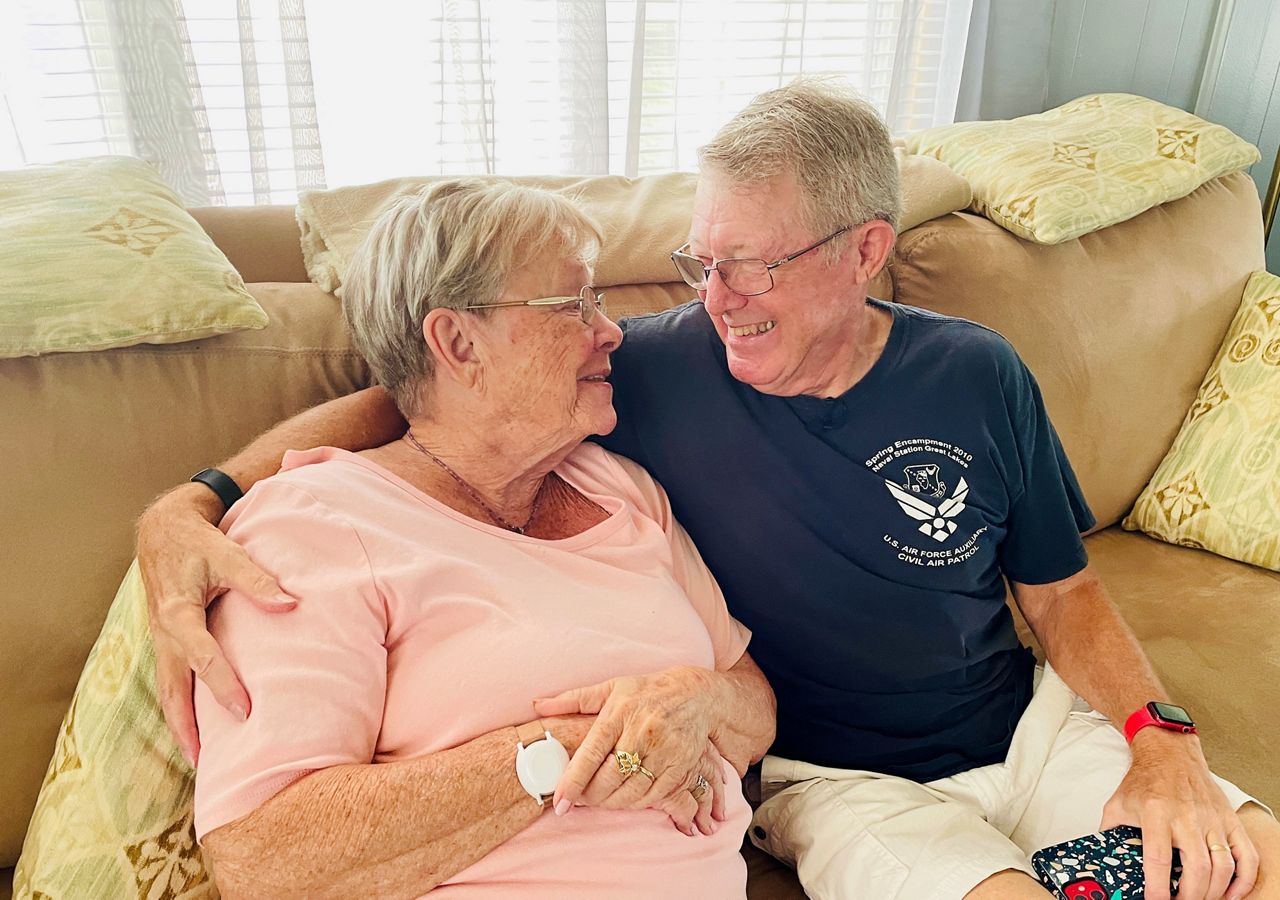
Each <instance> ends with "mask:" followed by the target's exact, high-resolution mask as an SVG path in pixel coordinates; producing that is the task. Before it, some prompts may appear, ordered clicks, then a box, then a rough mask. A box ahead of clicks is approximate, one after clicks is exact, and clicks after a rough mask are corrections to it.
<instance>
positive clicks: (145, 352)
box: [0, 174, 1280, 897]
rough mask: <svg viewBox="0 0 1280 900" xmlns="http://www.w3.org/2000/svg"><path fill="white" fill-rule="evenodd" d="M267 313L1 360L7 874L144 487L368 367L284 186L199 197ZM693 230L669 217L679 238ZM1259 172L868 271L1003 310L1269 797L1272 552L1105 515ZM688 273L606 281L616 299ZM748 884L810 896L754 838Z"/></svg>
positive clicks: (1206, 356) (662, 302) (1248, 769)
mask: <svg viewBox="0 0 1280 900" xmlns="http://www.w3.org/2000/svg"><path fill="white" fill-rule="evenodd" d="M194 214H195V215H196V217H197V218H198V219H199V220H200V222H201V224H202V225H203V226H204V227H205V229H206V230H207V231H208V232H209V234H210V235H211V236H212V237H213V238H214V240H215V241H216V242H217V243H218V244H219V245H220V246H221V247H222V249H223V250H224V251H225V252H226V254H227V255H228V257H229V258H230V259H231V261H232V263H234V264H235V265H236V267H237V268H238V269H239V270H240V272H241V273H242V274H243V276H244V279H245V281H246V282H248V283H249V287H250V290H251V291H252V292H253V293H254V295H255V296H256V297H257V298H258V299H259V301H260V302H261V304H262V305H263V307H264V308H265V309H266V310H267V312H268V313H269V315H270V317H271V324H270V326H269V327H268V328H267V329H265V330H263V331H257V332H252V331H251V332H241V333H238V334H231V335H226V336H223V337H219V338H214V339H209V340H202V341H197V342H192V343H187V344H176V345H169V346H138V347H132V348H127V349H121V350H111V351H104V352H98V353H65V354H55V355H51V356H46V357H40V358H26V359H6V360H0V459H3V460H4V461H5V463H6V466H5V469H6V471H5V476H6V477H5V478H4V479H3V481H2V482H0V510H3V519H2V520H0V522H2V524H0V529H3V530H2V531H0V552H2V553H3V558H4V562H5V566H4V568H5V573H6V575H7V576H8V577H7V580H6V583H5V586H4V588H3V593H2V594H0V609H2V610H3V613H4V614H3V616H0V647H3V648H4V652H3V653H2V654H0V723H3V726H2V727H0V869H4V870H5V871H4V872H3V873H0V897H7V895H8V890H9V889H8V882H9V878H10V877H11V874H12V873H11V870H10V869H7V868H6V867H12V866H13V864H14V862H15V860H16V859H17V856H18V853H19V850H20V849H21V844H22V839H23V835H24V833H25V828H26V823H27V819H28V816H29V815H30V812H31V809H32V806H33V804H34V802H35V797H36V793H37V791H38V789H39V786H40V782H41V779H42V777H43V775H44V771H45V767H46V765H47V763H48V759H49V754H50V752H51V749H52V747H53V741H54V736H55V733H56V730H57V728H58V723H59V720H60V719H61V717H62V715H63V713H64V711H65V709H66V707H67V703H68V701H69V699H70V696H71V692H72V690H73V688H74V686H75V683H76V678H77V675H78V673H79V671H80V668H81V665H82V664H83V662H84V659H85V656H86V654H87V652H88V650H89V647H90V644H91V643H92V641H93V639H94V637H95V635H96V634H97V631H98V629H99V627H100V625H101V623H102V620H103V617H104V616H105V614H106V610H107V606H108V604H109V603H110V601H111V598H112V596H113V592H114V590H115V587H116V585H117V583H118V582H119V580H120V578H121V576H122V575H123V574H124V571H125V569H126V567H127V566H128V563H129V559H130V556H131V555H132V530H131V524H132V521H133V519H134V518H135V516H136V515H137V514H138V512H139V511H140V510H141V509H142V508H143V506H144V505H145V504H146V503H147V502H148V501H149V500H150V498H151V497H153V496H154V495H155V494H156V493H158V492H159V491H162V490H164V489H165V488H167V487H169V486H170V485H173V484H175V483H177V482H179V481H181V480H183V479H184V478H186V477H187V476H188V475H190V474H191V473H192V472H194V471H195V470H197V469H199V468H201V467H203V466H205V465H209V464H212V463H214V462H216V461H217V460H219V459H220V458H223V457H225V456H227V455H228V454H230V453H231V452H232V451H234V450H236V449H237V448H239V447H241V446H242V445H244V444H245V443H246V442H248V441H249V440H250V439H251V438H252V437H253V436H254V435H256V434H257V433H259V432H261V431H262V430H264V429H266V428H267V427H269V426H270V425H272V424H273V423H275V422H276V421H278V420H280V419H282V418H284V417H286V416H289V415H291V414H292V413H294V412H296V411H298V410H300V409H302V408H304V407H306V406H309V405H311V404H315V403H318V402H320V401H323V400H325V399H328V398H330V397H334V396H338V395H340V394H344V393H348V392H350V391H354V390H356V389H358V388H360V387H363V386H364V385H366V384H367V383H368V380H369V376H368V372H367V370H366V368H365V366H364V365H363V364H362V362H361V361H360V359H359V358H358V357H357V356H356V354H355V353H354V352H353V351H352V350H351V348H350V345H349V343H348V341H347V338H346V336H345V334H344V332H343V328H342V325H341V322H340V316H339V311H338V304H337V301H336V300H335V299H334V298H333V297H332V296H331V295H329V294H326V293H324V292H322V291H321V290H320V289H319V288H316V287H315V286H313V285H311V284H310V283H309V282H308V281H307V276H306V272H305V270H304V268H303V263H302V257H301V254H300V251H299V245H298V228H297V225H296V223H295V221H294V216H293V210H292V209H291V208H284V207H266V208H245V209H206V210H195V211H194ZM681 240H682V236H681V235H676V234H673V235H671V245H672V246H675V245H676V244H678V243H680V242H681ZM1262 267H1263V241H1262V227H1261V216H1260V209H1259V202H1258V197H1257V194H1256V189H1255V187H1254V185H1253V182H1252V181H1250V180H1249V178H1248V177H1247V176H1245V175H1243V174H1234V175H1229V176H1226V177H1223V178H1221V179H1218V180H1216V181H1213V182H1210V183H1208V184H1206V185H1204V186H1203V187H1201V188H1200V189H1199V190H1197V191H1196V192H1195V193H1193V194H1192V195H1190V196H1188V197H1186V198H1183V199H1181V200H1177V201H1174V202H1172V203H1168V204H1166V205H1164V206H1161V207H1158V208H1155V209H1152V210H1150V211H1148V212H1146V213H1144V214H1143V215H1141V216H1139V217H1137V218H1135V219H1133V220H1130V221H1128V222H1125V223H1122V224H1119V225H1115V226H1112V227H1110V228H1107V229H1104V230H1102V231H1100V232H1096V233H1094V234H1090V235H1086V236H1085V237H1083V238H1081V239H1079V240H1075V241H1070V242H1068V243H1065V244H1060V245H1057V246H1052V247H1046V246H1040V245H1035V244H1031V243H1028V242H1026V241H1024V240H1021V239H1019V238H1017V237H1015V236H1013V235H1012V234H1010V233H1009V232H1007V231H1005V230H1003V229H1001V228H999V227H997V226H996V225H994V224H992V223H991V222H989V221H987V220H986V219H983V218H980V217H978V216H975V215H971V214H967V213H954V214H949V215H946V216H942V217H940V218H937V219H933V220H931V221H928V222H926V223H924V224H922V225H920V226H918V227H915V228H913V229H911V230H909V231H907V232H905V233H904V234H903V235H902V236H901V238H900V241H899V244H898V247H897V250H896V253H895V256H894V258H893V261H892V264H891V266H890V269H889V271H888V273H887V274H886V275H885V276H884V277H883V278H882V279H881V280H880V282H879V284H878V285H877V291H876V293H877V294H878V295H879V296H886V297H892V298H893V299H895V300H897V301H899V302H903V303H908V304H913V305H917V306H922V307H926V308H929V309H934V310H938V311H940V312H943V313H948V314H954V315H960V316H966V317H969V318H972V319H976V320H977V321H979V322H983V323H985V324H988V325H990V326H992V327H994V328H996V329H998V330H999V331H1001V332H1002V333H1003V334H1005V335H1006V336H1007V337H1008V338H1009V339H1010V340H1011V341H1012V342H1013V344H1014V345H1015V346H1016V347H1017V348H1018V350H1019V351H1020V352H1021V353H1022V355H1023V357H1024V358H1025V359H1026V361H1027V363H1028V364H1029V366H1030V367H1031V369H1032V370H1033V371H1034V373H1035V374H1036V376H1037V377H1038V379H1039V380H1040V383H1041V385H1042V387H1043V390H1044V395H1045V398H1046V401H1047V403H1048V406H1049V409H1050V412H1051V414H1052V415H1053V418H1054V420H1055V422H1056V424H1057V426H1058V429H1059V431H1060V433H1061V435H1062V439H1063V442H1064V444H1065V445H1066V448H1067V451H1068V452H1069V454H1070V456H1071V459H1072V460H1073V462H1074V464H1075V466H1076V469H1077V471H1078V474H1079V476H1080V480H1081V483H1082V484H1083V486H1084V489H1085V493H1086V494H1087V496H1088V499H1089V501H1090V503H1091V505H1092V506H1093V509H1094V511H1095V513H1096V514H1097V517H1098V520H1099V531H1098V533H1096V534H1094V535H1092V536H1091V537H1090V538H1089V539H1088V541H1087V546H1088V548H1089V551H1090V555H1091V557H1092V560H1093V563H1094V565H1095V566H1096V567H1097V568H1098V570H1099V571H1100V572H1101V574H1102V575H1103V577H1104V578H1105V579H1106V582H1107V583H1108V585H1109V586H1110V588H1111V590H1112V592H1113V594H1114V595H1115V597H1116V599H1117V601H1118V602H1119V604H1120V605H1121V607H1122V608H1123V610H1124V611H1125V613H1126V615H1127V616H1128V619H1129V621H1130V622H1131V623H1132V625H1133V627H1134V629H1135V630H1136V631H1137V633H1138V635H1139V637H1140V638H1141V639H1142V641H1143V642H1144V644H1145V645H1146V647H1147V649H1148V651H1149V653H1150V654H1151V656H1152V658H1153V660H1154V661H1155V664H1156V666H1157V668H1158V669H1159V671H1160V673H1161V675H1162V676H1163V677H1164V679H1165V681H1166V683H1167V684H1168V686H1169V689H1170V691H1171V693H1172V695H1173V696H1174V697H1175V698H1177V699H1178V700H1179V701H1181V702H1183V703H1184V704H1185V705H1186V706H1188V707H1189V708H1190V709H1191V711H1192V713H1193V714H1194V715H1195V716H1196V718H1197V719H1198V720H1199V721H1200V723H1201V724H1202V727H1203V732H1204V744H1205V747H1206V751H1207V753H1208V755H1209V759H1210V761H1211V763H1212V764H1213V765H1214V766H1215V768H1216V769H1217V770H1218V771H1219V772H1221V773H1222V774H1223V775H1225V776H1227V777H1230V778H1232V779H1234V780H1236V781H1238V782H1239V783H1240V784H1241V785H1242V786H1244V787H1245V788H1246V789H1247V790H1249V791H1252V792H1254V793H1255V794H1257V795H1258V796H1259V797H1260V798H1261V799H1263V800H1264V801H1266V802H1269V803H1271V804H1276V803H1280V773H1278V772H1277V770H1276V766H1275V764H1274V762H1273V761H1272V757H1271V756H1270V754H1271V753H1272V752H1274V750H1275V747H1276V746H1277V744H1280V724H1277V722H1276V720H1275V718H1274V715H1275V713H1276V711H1277V709H1280V703H1277V700H1278V699H1280V690H1278V689H1277V687H1276V685H1277V684H1280V575H1278V574H1276V573H1274V572H1268V571H1263V570H1261V569H1257V568H1254V567H1250V566H1247V565H1243V564H1240V563H1235V562H1231V561H1228V560H1225V559H1221V558H1219V557H1216V556H1213V555H1211V554H1209V553H1206V552H1204V551H1199V550H1193V549H1189V548H1183V547H1174V546H1170V545H1167V544H1162V543H1158V542H1156V541H1153V540H1151V539H1148V538H1146V537H1144V536H1141V535H1138V534H1130V533H1126V532H1124V531H1121V530H1120V529H1119V527H1118V526H1117V525H1116V523H1117V521H1118V520H1119V519H1120V518H1121V517H1122V516H1123V515H1124V513H1125V512H1126V510H1127V509H1128V507H1129V506H1130V505H1131V503H1132V501H1133V499H1134V498H1135V497H1136V496H1137V494H1138V492H1139V491H1140V490H1141V489H1142V487H1143V486H1144V484H1145V483H1146V480H1147V479H1148V478H1149V477H1150V475H1151V473H1152V472H1153V471H1154V469H1155V468H1156V465H1157V464H1158V463H1159V462H1160V460H1161V458H1162V457H1163V455H1164V453H1165V451H1166V449H1167V448H1168V447H1169V445H1170V443H1171V442H1172V440H1173V437H1174V435H1175V434H1176V433H1177V431H1178V428H1179V425H1180V423H1181V421H1182V418H1183V415H1184V413H1185V412H1186V410H1187V408H1188V407H1189V405H1190V403H1191V400H1192V398H1193V396H1194V394H1195V392H1196V389H1197V387H1198V385H1199V383H1200V380H1201V377H1202V375H1203V373H1204V372H1205V370H1206V369H1207V367H1208V365H1209V363H1210V361H1211V360H1212V358H1213V355H1214V353H1215V351H1216V350H1217V348H1218V345H1219V342H1220V340H1221V338H1222V336H1223V334H1224V333H1225V331H1226V328H1227V325H1228V323H1229V322H1230V320H1231V318H1232V316H1233V314H1234V312H1235V309H1236V305H1237V303H1238V302H1239V299H1240V296H1241V292H1242V291H1243V288H1244V284H1245V281H1246V279H1247V277H1248V275H1249V273H1250V272H1251V271H1253V270H1256V269H1261V268H1262ZM687 296H688V291H687V289H685V288H684V287H683V286H681V285H673V284H663V285H657V284H653V285H637V286H628V287H623V288H618V289H613V290H611V291H610V297H609V299H610V302H611V306H612V309H613V311H614V312H615V313H621V314H626V313H628V312H636V311H642V310H651V309H660V308H664V307H666V306H669V305H672V304H673V303H676V302H679V301H682V300H684V299H686V298H687ZM748 855H749V858H750V860H751V869H752V876H751V885H750V892H751V895H752V896H753V897H788V896H803V894H801V893H800V892H799V889H798V886H797V885H796V883H795V881H794V878H793V877H792V876H791V874H790V872H789V871H788V870H786V869H784V868H782V867H781V866H779V865H777V864H775V863H772V862H771V861H769V860H767V859H765V858H764V857H762V856H761V855H759V854H756V853H754V851H752V852H751V853H749V854H748Z"/></svg>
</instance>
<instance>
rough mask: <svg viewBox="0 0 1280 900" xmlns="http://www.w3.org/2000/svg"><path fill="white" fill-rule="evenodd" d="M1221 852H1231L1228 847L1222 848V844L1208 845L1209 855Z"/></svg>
mask: <svg viewBox="0 0 1280 900" xmlns="http://www.w3.org/2000/svg"><path fill="white" fill-rule="evenodd" d="M1223 850H1225V851H1227V852H1228V853H1230V852H1231V848H1230V847H1226V846H1224V845H1222V844H1210V845H1209V852H1210V853H1221V852H1222V851H1223Z"/></svg>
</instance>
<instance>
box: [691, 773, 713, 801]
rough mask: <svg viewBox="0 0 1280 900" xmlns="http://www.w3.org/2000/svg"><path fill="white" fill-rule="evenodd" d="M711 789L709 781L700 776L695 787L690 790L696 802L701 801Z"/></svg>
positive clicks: (695, 782) (694, 784)
mask: <svg viewBox="0 0 1280 900" xmlns="http://www.w3.org/2000/svg"><path fill="white" fill-rule="evenodd" d="M710 787H711V785H709V784H708V783H707V779H705V778H703V777H702V776H701V775H699V776H698V778H697V780H696V781H694V783H693V787H691V788H690V789H689V793H691V794H693V799H694V800H701V799H702V795H703V794H705V793H706V792H707V789H708V788H710Z"/></svg>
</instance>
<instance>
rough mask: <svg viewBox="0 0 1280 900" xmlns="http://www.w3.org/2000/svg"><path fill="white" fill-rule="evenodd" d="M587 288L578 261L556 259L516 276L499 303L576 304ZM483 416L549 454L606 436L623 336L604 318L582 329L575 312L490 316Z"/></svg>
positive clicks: (518, 311) (555, 309)
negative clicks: (614, 364) (492, 416)
mask: <svg viewBox="0 0 1280 900" xmlns="http://www.w3.org/2000/svg"><path fill="white" fill-rule="evenodd" d="M590 283H591V270H590V269H589V268H588V267H587V266H586V265H585V264H584V263H582V262H581V261H579V260H568V259H564V258H560V257H554V258H551V259H549V260H545V261H540V262H535V263H533V264H531V265H529V266H526V267H525V268H523V269H521V270H519V271H517V272H516V273H515V275H514V276H513V277H512V278H511V280H510V281H509V282H508V284H507V289H506V291H505V292H504V293H503V295H502V296H501V297H500V298H499V302H512V301H517V300H536V299H541V298H544V297H576V296H577V295H578V292H579V291H581V290H582V286H583V285H585V284H590ZM478 324H480V325H481V328H480V341H481V342H482V346H480V347H478V348H477V349H479V350H480V351H481V353H482V354H483V355H482V360H483V363H484V376H483V378H484V381H483V384H484V389H483V394H484V396H485V399H486V404H487V405H488V406H489V407H490V409H489V410H487V412H489V411H492V412H496V413H498V415H499V421H501V422H502V423H503V426H504V427H507V426H509V427H510V428H511V429H514V430H515V431H517V432H518V433H519V436H520V440H521V442H522V443H526V442H528V441H529V440H530V439H533V440H534V443H535V444H536V446H537V449H539V450H542V449H544V447H545V449H546V450H547V451H548V452H550V451H553V450H555V449H558V448H559V447H562V446H564V445H566V444H576V443H577V442H578V441H581V440H582V439H583V438H585V437H587V436H589V435H592V434H608V433H609V432H610V431H612V430H613V428H614V426H615V425H616V424H617V422H618V417H617V414H616V413H615V412H614V409H613V388H612V386H610V385H609V383H608V382H607V381H606V380H605V378H606V376H607V375H608V374H609V354H610V353H611V352H613V351H614V350H616V349H617V347H618V345H619V344H620V343H621V342H622V330H621V329H620V328H618V326H617V325H616V324H615V323H614V322H613V320H611V319H610V318H609V317H608V316H606V315H605V314H604V313H602V312H597V313H596V315H595V318H593V319H592V321H591V324H590V325H587V324H585V323H584V322H583V321H582V317H581V316H580V315H579V314H578V308H577V305H576V304H573V303H569V304H565V305H564V306H511V307H504V308H501V309H496V310H494V311H492V312H491V313H489V314H488V315H487V316H486V317H485V318H484V319H483V321H482V322H481V323H478Z"/></svg>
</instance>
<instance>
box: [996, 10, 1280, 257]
mask: <svg viewBox="0 0 1280 900" xmlns="http://www.w3.org/2000/svg"><path fill="white" fill-rule="evenodd" d="M989 4H990V5H989V9H988V11H987V16H988V31H987V43H986V45H985V48H984V49H985V58H984V66H983V72H982V78H981V82H980V86H979V88H978V103H977V107H976V108H977V118H981V119H1006V118H1012V117H1014V116H1021V115H1026V114H1028V113H1034V112H1041V111H1043V110H1045V109H1049V108H1051V107H1054V106H1058V105H1059V104H1062V103H1065V102H1067V101H1068V100H1072V99H1074V98H1076V97H1079V96H1080V95H1081V94H1089V93H1096V92H1099V91H1122V92H1126V93H1133V94H1142V95H1143V96H1146V97H1151V98H1153V99H1155V100H1160V101H1161V102H1163V103H1168V104H1169V105H1171V106H1177V107H1180V108H1182V109H1186V110H1190V111H1195V112H1197V113H1198V114H1199V115H1201V116H1203V117H1204V118H1206V119H1208V120H1210V121H1212V122H1217V123H1219V124H1221V125H1225V126H1226V127H1228V128H1230V129H1231V130H1232V131H1234V132H1236V133H1237V134H1239V135H1240V136H1241V137H1243V138H1245V139H1246V140H1248V141H1251V142H1252V143H1254V144H1256V145H1257V146H1258V147H1259V149H1261V150H1262V154H1263V158H1262V162H1260V163H1258V164H1257V165H1255V166H1254V167H1253V168H1252V169H1251V170H1250V175H1252V176H1253V178H1254V180H1255V181H1256V182H1257V183H1258V193H1259V195H1262V194H1264V193H1265V192H1266V187H1267V180H1268V178H1269V177H1270V174H1271V166H1272V161H1273V160H1274V159H1275V156H1276V148H1277V146H1278V145H1280V0H989ZM1220 13H1221V14H1222V15H1223V33H1222V38H1221V40H1222V48H1221V50H1222V52H1221V53H1220V54H1215V52H1214V51H1215V49H1216V48H1215V47H1214V46H1212V42H1213V34H1214V26H1215V22H1216V21H1217V19H1218V16H1219V14H1220ZM1214 59H1216V60H1217V64H1212V63H1211V62H1210V61H1211V60H1214ZM1202 85H1203V86H1204V88H1205V89H1204V90H1202ZM1197 101H1199V105H1198V106H1197ZM971 108H972V107H971ZM1267 249H1268V254H1267V268H1268V269H1270V270H1271V271H1272V272H1276V273H1280V226H1277V227H1276V228H1274V229H1273V231H1272V240H1271V242H1270V244H1269V246H1268V248H1267Z"/></svg>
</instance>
